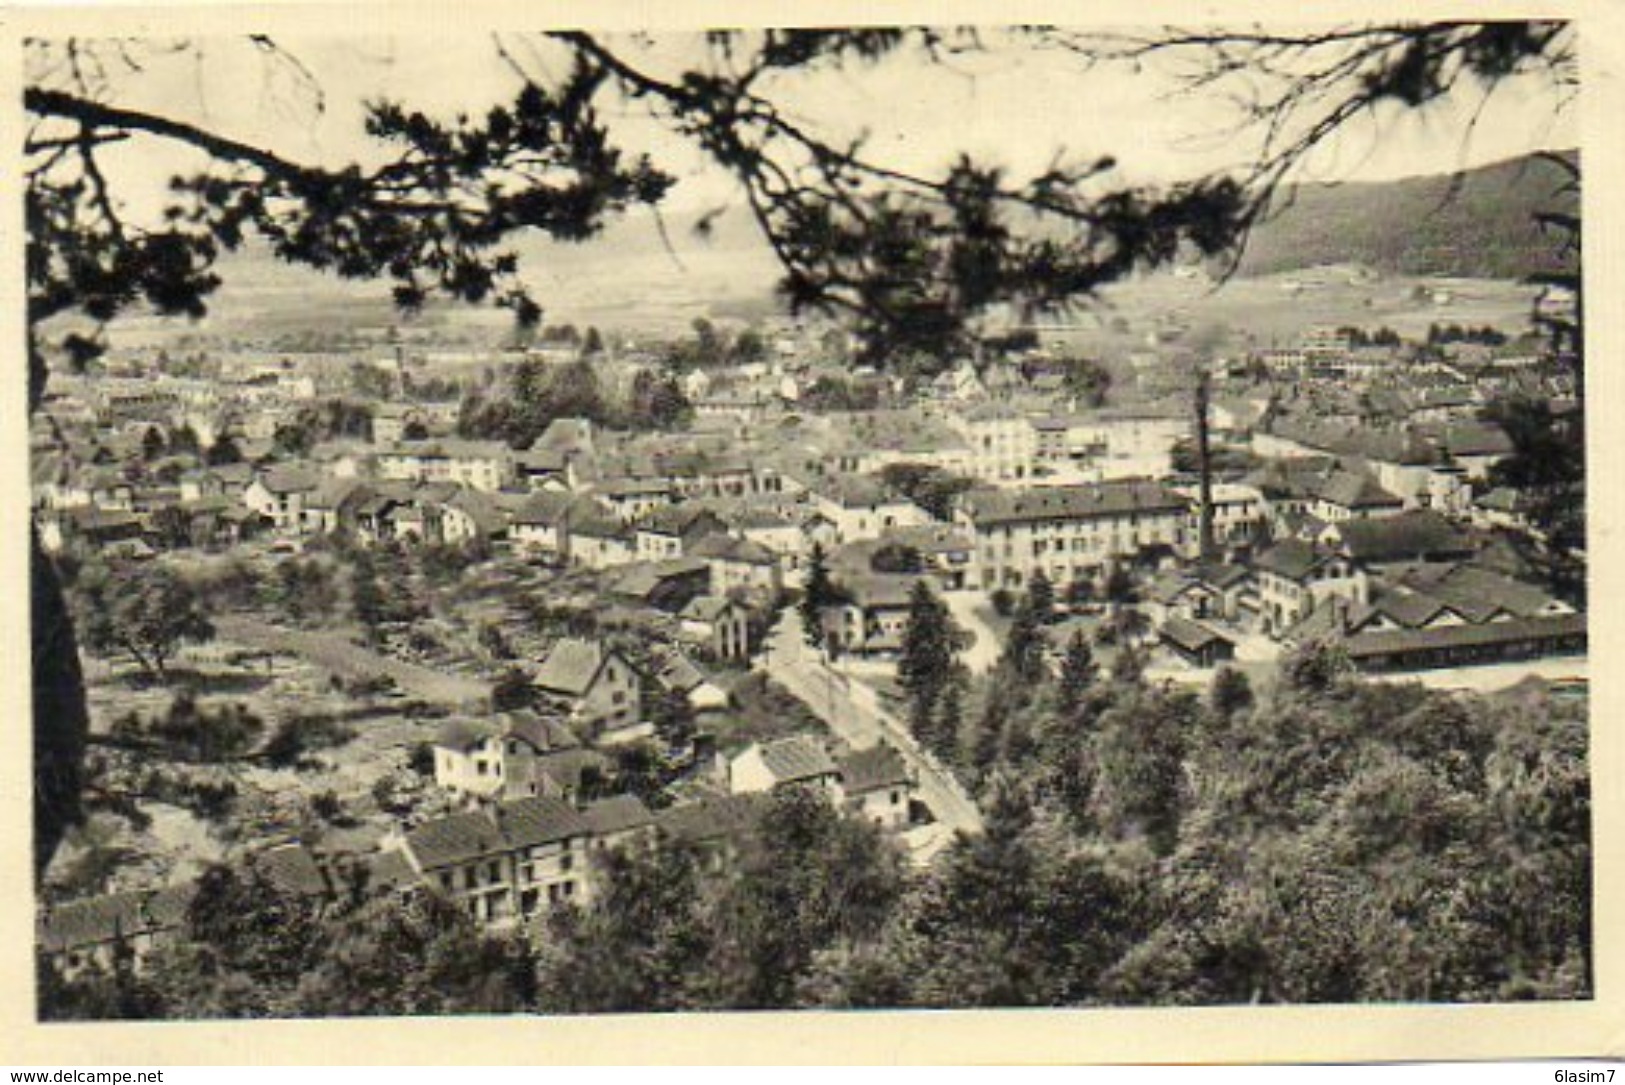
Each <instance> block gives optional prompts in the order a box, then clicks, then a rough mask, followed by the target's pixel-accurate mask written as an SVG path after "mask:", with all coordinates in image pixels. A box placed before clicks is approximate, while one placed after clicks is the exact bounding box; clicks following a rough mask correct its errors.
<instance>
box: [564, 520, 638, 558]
mask: <svg viewBox="0 0 1625 1085" xmlns="http://www.w3.org/2000/svg"><path fill="white" fill-rule="evenodd" d="M568 545H569V557H570V564H572V565H581V566H584V567H586V568H588V569H608V568H611V567H613V566H616V565H626V564H629V563H631V562H634V561H637V560H639V558H638V537H637V534H636V533H635V532H634V531H633V530H632V529H631V528H630V527H627V526H626V525H625V524H623V523H621V522H620V521H619V520H617V519H615V518H614V517H613V516H609V515H607V514H604V513H598V512H594V513H585V514H583V515H581V516H580V517H579V518H572V519H571V520H570V521H569V544H568Z"/></svg>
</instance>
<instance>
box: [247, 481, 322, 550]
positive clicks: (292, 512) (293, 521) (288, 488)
mask: <svg viewBox="0 0 1625 1085" xmlns="http://www.w3.org/2000/svg"><path fill="white" fill-rule="evenodd" d="M320 483H321V479H320V478H319V477H318V476H317V475H316V473H315V472H314V471H310V470H308V469H306V468H303V467H295V466H288V465H284V464H278V465H277V466H275V467H271V468H269V469H268V470H265V471H262V472H260V473H259V474H258V475H256V476H255V478H254V481H253V482H251V483H249V485H248V487H247V489H245V490H244V491H243V503H244V504H245V505H247V506H248V507H249V508H251V509H253V510H254V511H255V512H257V513H259V514H260V515H262V516H264V517H266V518H267V519H269V520H270V521H271V524H272V526H273V527H274V528H275V529H276V530H277V531H279V532H281V533H283V534H287V535H298V534H303V533H304V532H305V504H306V501H307V499H308V498H309V497H310V496H311V495H312V494H314V493H315V492H316V488H317V487H318V486H319V485H320Z"/></svg>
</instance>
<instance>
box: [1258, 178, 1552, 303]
mask: <svg viewBox="0 0 1625 1085" xmlns="http://www.w3.org/2000/svg"><path fill="white" fill-rule="evenodd" d="M1565 157H1567V158H1569V159H1571V160H1572V159H1573V158H1574V157H1575V155H1574V153H1573V152H1568V153H1567V154H1566V155H1565ZM1565 180H1566V175H1565V174H1564V173H1563V170H1562V167H1561V166H1559V165H1558V164H1557V163H1555V162H1552V161H1551V160H1549V159H1546V158H1542V157H1539V156H1535V155H1529V156H1525V157H1522V158H1515V159H1509V160H1507V161H1505V162H1498V163H1496V164H1494V165H1490V166H1484V167H1481V168H1479V169H1475V170H1468V171H1466V172H1463V173H1460V174H1436V175H1432V176H1426V177H1413V178H1407V179H1405V180H1400V181H1390V182H1381V183H1358V184H1342V185H1306V186H1303V187H1300V188H1297V189H1295V190H1293V192H1292V194H1291V202H1290V203H1289V204H1288V205H1287V206H1286V207H1284V209H1283V210H1282V211H1281V212H1280V213H1279V214H1278V215H1276V216H1275V217H1274V218H1272V219H1270V220H1269V221H1268V222H1265V223H1264V224H1262V225H1261V226H1259V227H1258V229H1256V230H1255V231H1254V232H1253V235H1252V237H1251V238H1250V239H1249V241H1248V244H1247V249H1246V252H1245V253H1244V255H1243V257H1242V261H1241V271H1242V273H1243V274H1246V275H1267V274H1272V273H1276V272H1282V271H1294V270H1297V269H1300V268H1309V267H1316V266H1319V265H1322V264H1338V263H1359V264H1364V265H1366V266H1368V267H1370V268H1372V269H1373V270H1376V271H1379V272H1382V273H1384V274H1404V275H1440V276H1451V277H1456V276H1459V277H1470V278H1486V279H1521V278H1525V277H1526V276H1529V275H1531V274H1536V273H1545V272H1555V271H1561V270H1564V265H1563V264H1562V262H1561V259H1560V257H1559V256H1558V246H1557V245H1556V243H1555V241H1554V239H1553V237H1551V236H1549V235H1548V234H1546V233H1545V232H1543V231H1542V229H1541V226H1540V223H1539V221H1538V220H1537V218H1536V216H1537V215H1538V214H1540V213H1543V212H1554V211H1555V212H1564V213H1572V212H1575V211H1576V210H1577V209H1578V208H1577V203H1578V201H1577V197H1576V196H1574V195H1573V194H1564V193H1562V192H1561V191H1560V190H1561V188H1562V186H1563V184H1564V182H1565Z"/></svg>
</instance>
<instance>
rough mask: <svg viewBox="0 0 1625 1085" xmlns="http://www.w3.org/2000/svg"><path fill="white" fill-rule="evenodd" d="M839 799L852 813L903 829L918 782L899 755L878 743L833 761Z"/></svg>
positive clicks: (874, 821)
mask: <svg viewBox="0 0 1625 1085" xmlns="http://www.w3.org/2000/svg"><path fill="white" fill-rule="evenodd" d="M836 770H837V773H838V774H839V777H840V789H841V800H842V803H843V804H844V805H845V806H846V808H847V809H848V810H850V811H851V812H852V813H853V814H855V815H856V816H858V817H860V818H862V819H863V820H865V821H870V822H873V823H874V824H876V825H879V826H880V827H881V828H883V829H906V828H908V825H909V822H910V820H911V811H910V806H911V803H912V801H913V798H914V795H915V792H916V791H917V790H918V782H917V781H916V780H915V778H914V773H913V771H912V770H911V769H910V768H909V767H908V764H907V762H905V761H904V760H903V756H902V755H901V754H899V753H898V752H897V751H896V750H895V749H893V748H892V747H890V746H888V745H886V744H885V743H880V744H878V745H875V746H871V747H869V748H868V749H866V750H855V751H853V752H851V753H849V754H847V755H846V756H845V757H842V758H841V759H840V761H839V762H837V763H836Z"/></svg>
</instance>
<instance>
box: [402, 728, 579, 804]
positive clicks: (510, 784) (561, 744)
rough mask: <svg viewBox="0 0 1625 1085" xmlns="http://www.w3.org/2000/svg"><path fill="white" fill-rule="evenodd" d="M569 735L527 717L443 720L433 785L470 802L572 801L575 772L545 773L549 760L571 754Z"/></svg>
mask: <svg viewBox="0 0 1625 1085" xmlns="http://www.w3.org/2000/svg"><path fill="white" fill-rule="evenodd" d="M580 746H581V742H580V740H579V739H577V738H576V737H575V735H574V734H572V733H571V731H570V729H569V728H568V727H566V726H564V725H563V724H562V723H559V722H557V721H555V720H549V719H547V718H545V717H543V716H541V715H539V714H538V713H535V712H530V711H520V712H508V713H503V714H500V715H498V716H494V717H488V718H480V719H474V718H463V717H457V718H453V719H450V720H447V721H446V722H445V723H444V724H443V725H442V726H441V728H440V732H439V734H438V735H437V736H436V738H435V741H434V778H435V783H436V784H438V785H439V786H440V787H442V788H444V789H445V790H447V791H449V792H451V793H452V795H454V796H456V797H459V798H467V799H470V800H474V801H503V800H507V799H518V798H528V797H530V796H532V795H552V796H555V797H558V798H565V799H570V798H573V797H574V784H575V783H576V780H575V777H576V776H578V775H579V773H578V772H576V773H571V772H565V771H550V769H554V768H555V767H556V765H555V763H556V762H559V760H560V759H559V758H558V757H557V756H555V755H558V754H561V753H563V752H565V751H569V750H576V749H579V748H580Z"/></svg>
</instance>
